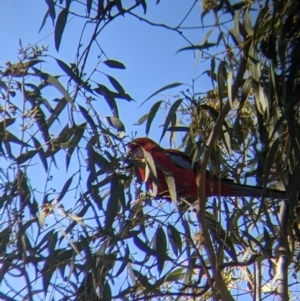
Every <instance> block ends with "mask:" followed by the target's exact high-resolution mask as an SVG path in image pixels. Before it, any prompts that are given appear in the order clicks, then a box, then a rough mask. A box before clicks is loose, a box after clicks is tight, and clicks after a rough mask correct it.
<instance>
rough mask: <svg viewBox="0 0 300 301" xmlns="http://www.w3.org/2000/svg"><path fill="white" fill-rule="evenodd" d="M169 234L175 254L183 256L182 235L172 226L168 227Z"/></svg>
mask: <svg viewBox="0 0 300 301" xmlns="http://www.w3.org/2000/svg"><path fill="white" fill-rule="evenodd" d="M167 233H168V237H169V242H170V244H171V247H172V249H173V252H174V253H175V254H176V256H178V254H181V252H182V240H181V236H180V233H179V232H178V230H177V229H176V228H175V227H174V226H172V225H168V227H167Z"/></svg>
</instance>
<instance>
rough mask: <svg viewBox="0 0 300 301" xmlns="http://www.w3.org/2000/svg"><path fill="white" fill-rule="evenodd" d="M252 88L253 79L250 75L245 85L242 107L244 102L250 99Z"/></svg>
mask: <svg viewBox="0 0 300 301" xmlns="http://www.w3.org/2000/svg"><path fill="white" fill-rule="evenodd" d="M251 90H252V79H251V77H248V78H247V79H246V80H245V82H244V85H243V89H242V97H241V102H240V107H242V106H243V104H244V102H245V101H246V100H247V99H248V97H249V95H250V93H251Z"/></svg>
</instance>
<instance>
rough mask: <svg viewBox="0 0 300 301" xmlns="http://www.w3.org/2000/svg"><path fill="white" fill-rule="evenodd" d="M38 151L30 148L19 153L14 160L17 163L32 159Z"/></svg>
mask: <svg viewBox="0 0 300 301" xmlns="http://www.w3.org/2000/svg"><path fill="white" fill-rule="evenodd" d="M37 153H38V151H37V150H31V151H28V152H26V153H23V154H21V155H20V156H19V157H17V158H16V162H17V163H18V165H21V164H23V163H25V162H26V161H28V160H30V159H32V158H33V157H34V156H35V155H36V154H37Z"/></svg>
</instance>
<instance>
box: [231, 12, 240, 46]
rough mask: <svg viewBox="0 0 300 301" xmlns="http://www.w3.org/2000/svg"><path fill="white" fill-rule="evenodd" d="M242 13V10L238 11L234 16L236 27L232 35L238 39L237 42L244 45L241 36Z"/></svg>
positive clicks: (234, 26)
mask: <svg viewBox="0 0 300 301" xmlns="http://www.w3.org/2000/svg"><path fill="white" fill-rule="evenodd" d="M240 13H241V10H238V11H237V12H236V13H235V14H234V22H233V23H234V25H233V30H232V34H233V35H234V37H235V38H236V40H237V42H238V43H239V44H242V39H241V34H240Z"/></svg>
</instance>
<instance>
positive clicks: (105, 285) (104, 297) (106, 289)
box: [102, 281, 111, 301]
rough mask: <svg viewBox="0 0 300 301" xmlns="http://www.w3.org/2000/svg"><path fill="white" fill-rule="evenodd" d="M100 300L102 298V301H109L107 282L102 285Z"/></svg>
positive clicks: (109, 292)
mask: <svg viewBox="0 0 300 301" xmlns="http://www.w3.org/2000/svg"><path fill="white" fill-rule="evenodd" d="M102 298H103V299H102V300H105V301H111V289H110V286H109V284H108V282H107V281H106V282H105V284H104V289H103V295H102Z"/></svg>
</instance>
